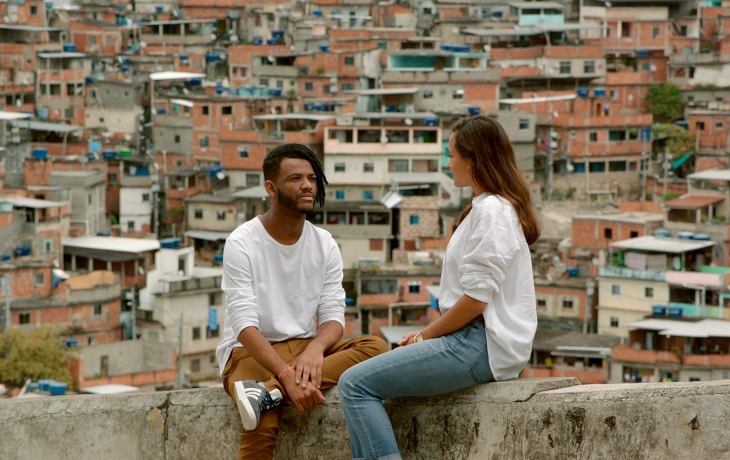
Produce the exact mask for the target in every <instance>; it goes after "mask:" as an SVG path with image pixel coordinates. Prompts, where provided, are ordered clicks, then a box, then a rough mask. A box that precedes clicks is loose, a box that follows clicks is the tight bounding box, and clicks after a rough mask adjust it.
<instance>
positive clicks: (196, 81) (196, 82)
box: [184, 78, 203, 86]
mask: <svg viewBox="0 0 730 460" xmlns="http://www.w3.org/2000/svg"><path fill="white" fill-rule="evenodd" d="M184 83H185V86H201V85H202V84H203V79H202V78H188V79H187V80H185V81H184Z"/></svg>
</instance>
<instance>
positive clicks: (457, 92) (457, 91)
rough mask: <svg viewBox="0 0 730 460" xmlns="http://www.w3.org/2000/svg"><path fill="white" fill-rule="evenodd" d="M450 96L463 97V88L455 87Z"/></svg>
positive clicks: (454, 97)
mask: <svg viewBox="0 0 730 460" xmlns="http://www.w3.org/2000/svg"><path fill="white" fill-rule="evenodd" d="M451 97H452V98H453V99H464V90H463V89H457V90H455V91H454V92H453V93H452V95H451Z"/></svg>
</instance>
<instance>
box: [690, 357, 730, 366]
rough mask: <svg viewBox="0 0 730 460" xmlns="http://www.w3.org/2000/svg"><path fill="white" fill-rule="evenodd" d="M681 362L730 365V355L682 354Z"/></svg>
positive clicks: (703, 364)
mask: <svg viewBox="0 0 730 460" xmlns="http://www.w3.org/2000/svg"><path fill="white" fill-rule="evenodd" d="M682 364H684V365H685V366H698V367H730V355H684V357H683V358H682Z"/></svg>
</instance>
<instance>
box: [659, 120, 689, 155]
mask: <svg viewBox="0 0 730 460" xmlns="http://www.w3.org/2000/svg"><path fill="white" fill-rule="evenodd" d="M654 136H655V137H666V138H667V147H668V148H669V153H671V154H672V158H679V157H681V156H682V155H686V154H688V153H689V152H691V151H692V150H694V148H695V143H694V141H693V140H692V137H690V135H689V131H687V130H686V129H684V128H682V127H681V126H677V125H674V124H667V125H654Z"/></svg>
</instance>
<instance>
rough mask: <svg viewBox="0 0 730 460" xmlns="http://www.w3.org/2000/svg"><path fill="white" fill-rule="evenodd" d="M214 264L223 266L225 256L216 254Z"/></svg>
mask: <svg viewBox="0 0 730 460" xmlns="http://www.w3.org/2000/svg"><path fill="white" fill-rule="evenodd" d="M213 263H214V264H216V265H221V264H222V263H223V254H216V255H215V256H213Z"/></svg>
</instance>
